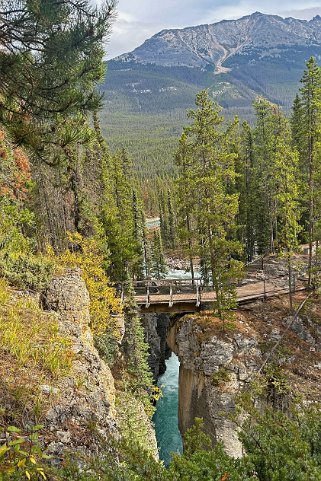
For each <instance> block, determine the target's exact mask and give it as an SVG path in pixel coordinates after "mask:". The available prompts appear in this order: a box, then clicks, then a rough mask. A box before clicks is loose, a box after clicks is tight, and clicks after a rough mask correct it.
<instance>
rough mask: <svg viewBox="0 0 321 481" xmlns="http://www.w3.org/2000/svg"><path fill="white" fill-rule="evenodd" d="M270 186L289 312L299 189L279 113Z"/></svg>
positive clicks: (288, 133)
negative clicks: (284, 264)
mask: <svg viewBox="0 0 321 481" xmlns="http://www.w3.org/2000/svg"><path fill="white" fill-rule="evenodd" d="M275 136H276V143H275V158H274V182H275V184H276V205H277V217H278V250H279V252H282V253H283V251H285V256H286V259H287V264H288V279H289V298H290V309H291V310H292V309H293V293H292V291H293V287H294V286H293V281H292V277H293V274H292V271H293V267H292V256H293V254H294V252H295V250H296V249H297V247H298V235H299V232H300V225H299V221H300V215H301V213H300V205H299V198H300V194H299V193H300V188H301V184H300V182H299V175H298V174H299V169H298V153H297V152H296V151H295V150H293V148H292V145H291V131H290V126H289V124H288V121H287V120H286V119H285V117H284V116H283V115H282V114H281V113H279V126H278V129H277V130H276V132H275Z"/></svg>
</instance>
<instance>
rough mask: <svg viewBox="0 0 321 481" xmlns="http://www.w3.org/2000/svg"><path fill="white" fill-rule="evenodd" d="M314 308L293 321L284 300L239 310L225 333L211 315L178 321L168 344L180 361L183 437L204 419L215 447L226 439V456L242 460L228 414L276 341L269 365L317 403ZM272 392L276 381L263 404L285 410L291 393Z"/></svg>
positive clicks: (319, 351) (320, 351) (319, 357)
mask: <svg viewBox="0 0 321 481" xmlns="http://www.w3.org/2000/svg"><path fill="white" fill-rule="evenodd" d="M315 306H316V307H315V309H314V310H313V308H309V309H310V310H311V309H312V310H311V312H310V314H305V315H304V316H302V318H298V319H296V320H295V321H293V318H290V317H289V316H288V308H287V305H286V300H285V299H284V298H282V299H281V298H280V299H276V300H274V301H270V302H268V303H265V304H262V303H257V304H255V305H252V306H249V307H248V308H246V309H245V310H243V311H240V312H238V313H237V318H236V320H235V321H234V322H233V323H232V324H231V325H230V326H229V327H228V328H227V329H226V330H224V329H223V324H222V321H219V320H218V319H215V318H214V317H213V316H211V314H210V313H202V314H200V315H189V316H185V317H183V318H182V319H180V320H179V321H178V322H176V323H175V324H174V325H173V326H172V327H171V329H170V332H169V335H168V339H167V341H168V344H169V346H170V348H171V349H172V350H173V351H174V352H175V353H176V354H177V355H178V357H179V360H180V375H179V426H180V430H181V432H182V434H183V433H184V432H185V431H186V429H188V428H189V427H191V426H192V425H193V423H194V419H195V417H200V418H203V419H204V427H205V431H206V432H207V433H208V434H209V435H210V436H211V438H212V440H213V441H214V443H216V442H218V441H222V442H223V443H224V446H225V449H226V451H227V452H228V454H230V455H232V456H235V457H240V456H242V445H241V443H240V441H239V439H238V430H237V427H236V425H235V424H234V423H233V422H232V421H231V420H230V418H229V415H230V414H231V413H234V412H235V402H236V398H237V396H238V395H239V394H240V393H241V392H242V391H243V390H244V389H245V387H246V386H248V385H249V383H250V381H251V380H252V379H253V377H254V376H255V375H256V373H257V372H258V370H259V369H260V367H261V366H262V364H263V363H264V362H265V360H266V358H267V356H268V355H269V353H270V352H271V349H272V347H273V346H274V345H275V343H278V346H279V347H278V349H276V350H275V351H274V353H273V357H272V359H271V361H273V365H277V366H280V367H281V369H282V372H284V373H285V375H286V377H287V379H288V383H289V386H290V387H291V392H295V393H298V392H300V393H302V394H303V396H305V397H306V398H307V399H310V400H318V399H319V398H320V394H321V389H320V382H321V372H320V366H321V362H320V361H321V348H320V346H321V344H320V339H321V337H320V334H321V333H320V329H319V326H318V322H319V321H318V322H316V319H317V318H318V319H321V312H318V308H317V304H316V305H315ZM312 307H313V306H312ZM316 311H317V312H316ZM272 381H273V380H272ZM273 389H274V388H273V383H272V384H271V390H269V389H268V390H267V393H266V397H264V398H262V399H260V403H261V404H262V406H264V404H265V403H271V404H273V406H275V407H277V408H282V409H286V408H287V405H288V404H287V403H288V398H287V396H288V395H281V396H280V395H279V394H278V393H276V392H272V391H273ZM289 395H290V394H289Z"/></svg>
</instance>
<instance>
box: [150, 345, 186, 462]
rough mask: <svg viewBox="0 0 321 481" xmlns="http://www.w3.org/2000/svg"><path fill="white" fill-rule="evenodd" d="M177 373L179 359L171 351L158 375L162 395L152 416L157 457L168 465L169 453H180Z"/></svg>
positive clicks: (181, 449)
mask: <svg viewBox="0 0 321 481" xmlns="http://www.w3.org/2000/svg"><path fill="white" fill-rule="evenodd" d="M178 375H179V360H178V357H177V356H176V355H175V354H174V353H172V355H171V357H170V358H169V359H168V360H167V361H166V372H165V374H163V375H162V376H160V378H159V380H158V386H159V387H161V389H162V393H163V396H162V397H161V399H160V400H159V401H158V403H157V408H156V412H155V414H154V417H153V421H154V423H155V430H156V437H157V444H158V448H159V457H160V459H161V460H163V461H164V463H165V465H166V466H168V464H169V463H170V460H171V453H173V452H174V453H182V451H183V443H182V437H181V433H180V432H179V429H178Z"/></svg>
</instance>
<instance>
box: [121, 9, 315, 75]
mask: <svg viewBox="0 0 321 481" xmlns="http://www.w3.org/2000/svg"><path fill="white" fill-rule="evenodd" d="M320 20H321V17H320V16H318V15H317V16H316V17H314V21H312V20H311V21H310V22H307V21H306V20H299V19H295V18H283V17H279V16H277V15H267V14H264V13H261V12H254V13H252V14H251V15H248V16H245V17H242V18H240V19H238V20H224V21H221V22H218V23H214V24H210V25H199V26H195V27H186V28H183V29H169V30H162V31H161V32H159V33H157V34H156V35H154V36H153V37H152V38H150V39H148V40H146V41H145V42H144V43H143V45H141V46H140V47H138V48H136V49H135V50H134V51H133V52H131V53H128V54H124V55H122V56H120V57H118V58H117V59H115V60H116V61H121V62H129V61H133V62H135V63H139V64H144V65H146V64H153V65H158V66H162V67H190V68H201V69H204V68H206V69H207V68H213V67H214V71H215V73H224V72H227V71H229V70H228V69H227V68H225V67H224V65H223V64H224V63H225V62H226V61H227V60H228V59H230V58H231V57H233V56H235V55H242V54H244V55H246V52H248V51H249V50H256V49H259V50H260V51H261V52H262V55H263V52H264V55H265V56H266V55H270V52H272V51H276V50H277V49H278V48H282V49H283V48H285V47H286V48H292V47H294V46H297V45H301V46H303V47H309V46H310V45H316V44H319V43H321V29H320V24H319V22H320Z"/></svg>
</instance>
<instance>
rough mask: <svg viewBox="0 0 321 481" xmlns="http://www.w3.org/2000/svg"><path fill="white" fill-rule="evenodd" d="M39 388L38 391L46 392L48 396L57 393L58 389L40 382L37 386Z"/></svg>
mask: <svg viewBox="0 0 321 481" xmlns="http://www.w3.org/2000/svg"><path fill="white" fill-rule="evenodd" d="M39 388H40V391H41V392H42V393H43V394H47V395H48V396H49V395H50V394H57V393H58V389H57V388H55V387H52V386H48V384H41V385H40V386H39Z"/></svg>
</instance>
